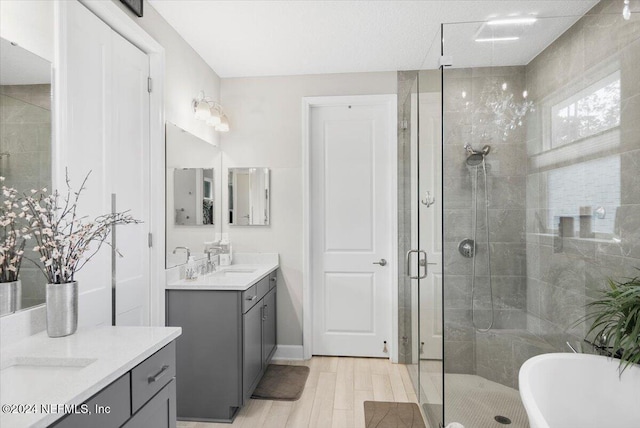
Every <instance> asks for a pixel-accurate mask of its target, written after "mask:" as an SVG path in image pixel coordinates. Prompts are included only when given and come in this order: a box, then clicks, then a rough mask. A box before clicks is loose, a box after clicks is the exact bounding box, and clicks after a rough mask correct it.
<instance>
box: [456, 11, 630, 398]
mask: <svg viewBox="0 0 640 428" xmlns="http://www.w3.org/2000/svg"><path fill="white" fill-rule="evenodd" d="M619 9H620V8H619V7H618V5H617V4H613V3H612V2H601V3H600V4H598V5H596V6H595V7H594V8H593V9H592V10H591V11H590V13H589V14H588V15H587V16H585V17H583V18H582V19H580V20H579V21H578V22H577V23H576V24H575V25H574V26H573V27H571V28H570V29H569V30H568V31H567V32H566V33H565V34H563V35H562V36H561V37H560V38H558V39H557V40H556V41H555V42H554V43H553V44H552V45H550V46H549V47H548V48H547V49H545V50H544V51H543V52H542V53H541V54H540V55H538V56H537V57H536V58H535V59H534V60H533V61H531V63H529V64H528V65H527V66H525V67H500V68H481V69H464V70H447V71H446V72H445V88H444V93H445V105H444V109H445V116H444V117H445V119H444V126H445V141H444V144H445V147H444V150H445V164H444V175H445V177H444V180H445V198H446V199H445V254H446V255H445V274H446V277H445V287H444V293H445V300H444V301H445V370H446V372H449V373H473V374H478V375H480V376H483V377H486V378H488V379H490V380H493V381H496V382H500V383H502V384H505V385H508V386H511V387H516V388H517V386H518V384H517V376H518V371H519V368H520V366H521V365H522V363H523V362H524V361H526V360H527V359H528V358H530V357H533V356H535V355H538V354H541V353H546V352H567V351H568V348H567V346H566V344H565V342H566V341H567V340H569V341H573V342H580V341H582V339H583V338H584V337H585V334H586V326H585V324H584V323H582V324H580V323H579V320H580V319H581V317H584V316H585V314H586V313H587V309H586V308H585V305H586V304H587V303H589V302H591V301H593V299H594V298H595V297H596V296H598V293H599V292H600V290H603V289H604V288H605V286H606V280H607V278H614V279H622V278H624V277H631V276H636V275H638V271H637V270H636V268H637V267H640V239H639V238H640V178H639V175H638V171H639V167H640V121H639V120H638V118H640V70H639V66H640V21H638V20H637V19H632V20H631V21H628V22H627V21H624V20H622V18H621V17H620V10H619ZM616 72H619V75H620V90H619V94H620V102H619V108H618V107H615V106H613V107H611V109H610V115H609V116H608V117H607V118H606V119H603V118H601V117H598V115H597V114H594V111H602V110H603V108H602V107H601V105H599V104H598V102H599V101H596V100H595V98H599V99H605V98H607V96H612V95H611V94H614V95H613V96H615V90H613V91H611V92H609V93H608V94H607V95H602V94H601V95H600V96H599V97H592V98H591V99H590V101H589V102H587V101H585V100H586V99H587V98H586V97H587V96H588V95H589V94H590V93H592V92H593V89H592V90H589V88H590V87H591V88H593V86H592V85H595V84H597V83H598V82H602V81H603V79H606V78H607V76H615V75H614V73H616ZM492 79H493V81H494V82H495V84H496V85H500V84H501V83H502V82H506V83H507V85H508V88H509V89H508V91H510V92H513V93H514V94H515V95H516V98H517V97H518V96H520V94H521V93H522V91H523V90H524V89H525V88H526V89H527V90H528V93H529V99H531V100H533V101H534V103H535V106H536V110H535V112H534V113H530V114H529V115H528V117H527V121H526V123H525V124H524V126H523V127H521V128H518V129H516V130H515V131H514V132H512V133H510V135H509V136H508V137H507V139H506V140H504V141H500V140H501V138H500V135H498V134H496V133H495V132H494V130H495V127H494V126H493V125H491V124H489V125H487V124H488V123H489V122H487V120H488V119H491V117H490V116H489V115H487V114H486V112H483V111H481V110H478V109H470V108H469V107H468V106H467V105H466V101H471V102H472V103H474V104H475V105H477V102H476V100H477V97H478V95H479V93H480V92H481V91H482V87H483V82H486V81H487V80H489V81H492ZM611 80H612V81H615V77H612V78H611ZM462 91H465V92H466V93H467V98H466V100H463V99H462V97H461V94H462ZM580 100H582V101H580ZM574 102H579V103H580V102H582V103H583V104H584V105H587V106H588V105H589V104H590V105H591V107H592V108H593V111H591V112H586V110H588V108H586V109H584V110H585V112H583V113H582V114H581V115H578V117H577V118H571V117H569V118H567V119H566V120H565V121H556V123H555V124H554V123H553V121H552V119H551V118H552V117H553V114H554V111H555V109H559V108H562V107H563V106H566V105H569V104H572V103H574ZM613 104H616V103H615V102H614V103H613ZM618 117H619V124H615V121H616V120H617V118H618ZM612 118H613V119H612ZM606 122H608V123H610V125H607V126H603V125H602V124H601V123H606ZM612 123H613V125H611V124H612ZM598 127H600V128H598ZM589 129H594V130H595V131H588V130H589ZM486 130H488V131H489V132H488V135H487V137H489V138H483V137H482V134H483V131H486ZM590 132H591V133H590ZM581 133H582V134H581ZM591 134H593V135H591ZM576 135H577V137H576ZM554 136H557V138H556V137H554ZM562 136H566V137H567V138H566V140H565V141H564V143H566V144H564V145H563V144H562V143H563V140H562V139H561V137H562ZM556 140H557V141H556ZM466 142H471V143H472V144H473V145H474V147H476V148H478V147H479V146H482V145H483V144H486V143H488V144H491V145H492V147H493V150H492V152H491V154H490V155H489V157H488V164H489V165H490V167H491V169H490V172H489V180H488V185H489V200H490V212H489V216H490V228H491V237H490V242H491V256H492V268H493V272H492V274H493V284H494V303H495V305H496V322H495V324H494V328H493V329H492V330H491V331H490V332H488V333H481V332H477V331H475V330H474V328H473V326H472V323H471V320H470V317H471V310H470V309H471V290H470V261H469V260H465V259H463V258H461V257H460V255H459V254H458V251H457V248H456V246H457V243H458V242H459V240H460V239H462V238H464V237H467V236H469V235H470V224H471V218H470V215H471V198H472V195H471V190H470V189H471V187H472V186H471V185H472V181H471V179H470V175H469V171H468V170H467V168H466V167H464V166H463V162H464V158H465V153H464V152H463V150H462V146H463V144H464V143H466ZM479 183H480V185H482V180H481V181H480V182H479ZM480 196H482V194H480ZM600 206H602V207H604V208H605V209H606V215H605V218H603V219H601V218H598V217H597V216H596V215H595V211H596V209H597V208H598V207H600ZM581 215H582V217H581ZM560 216H566V217H572V218H573V222H574V229H575V231H574V232H573V233H574V236H572V237H561V236H559V235H560V232H559V230H558V229H559V228H558V222H559V217H560ZM482 218H483V216H481V219H482ZM581 220H582V221H583V222H584V223H583V225H580V222H581ZM479 224H480V231H481V232H483V231H484V229H483V227H484V222H483V221H482V220H481V221H480V222H479ZM588 224H589V225H590V226H589V227H587V225H588ZM580 229H582V233H581V232H580ZM478 241H479V243H480V244H481V246H480V248H479V250H478V260H477V263H478V264H479V265H480V266H481V267H480V269H479V270H480V274H479V277H478V283H477V285H478V287H480V288H479V291H480V292H479V295H478V296H477V298H476V308H479V310H477V311H476V319H477V320H478V322H477V323H478V325H479V326H480V327H482V326H486V325H487V318H486V315H487V310H486V309H487V303H488V300H487V294H486V291H482V290H486V289H487V278H486V270H484V268H483V266H484V264H485V262H486V259H485V257H486V249H485V248H486V247H484V246H482V244H483V243H484V238H483V237H482V236H480V237H479V239H478Z"/></svg>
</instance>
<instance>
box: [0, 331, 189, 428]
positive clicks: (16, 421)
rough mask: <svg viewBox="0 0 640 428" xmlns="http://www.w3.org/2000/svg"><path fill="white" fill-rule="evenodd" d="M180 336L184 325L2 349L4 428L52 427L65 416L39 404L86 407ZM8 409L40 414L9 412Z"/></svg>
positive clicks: (81, 334)
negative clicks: (22, 407)
mask: <svg viewBox="0 0 640 428" xmlns="http://www.w3.org/2000/svg"><path fill="white" fill-rule="evenodd" d="M181 333H182V329H181V328H180V327H97V328H90V329H84V330H83V329H80V330H78V332H77V333H75V334H73V335H71V336H66V337H61V338H50V337H48V336H47V333H46V332H42V333H38V334H35V335H33V336H30V337H28V338H26V339H23V340H21V341H19V342H16V343H15V344H12V345H10V346H6V347H2V348H0V370H1V371H0V403H1V404H2V405H3V411H2V412H0V426H2V427H11V428H22V427H46V426H48V425H49V424H51V423H53V422H54V421H56V420H58V419H60V418H62V417H63V416H64V414H56V413H47V412H42V411H41V409H40V405H47V404H50V405H64V404H76V405H77V404H81V403H82V402H84V401H86V400H87V399H88V398H90V397H92V396H93V395H95V394H96V393H97V392H99V391H100V390H102V389H103V388H105V387H106V386H108V385H109V384H110V383H112V382H113V381H115V380H117V379H118V378H119V377H120V376H122V375H123V374H125V373H126V372H128V371H129V370H131V369H132V368H134V367H135V366H137V365H138V364H139V363H141V362H142V361H144V360H146V359H147V358H148V357H150V356H151V355H153V354H154V353H155V352H156V351H158V350H160V349H161V348H162V347H164V346H165V345H167V344H168V343H170V342H171V341H173V340H174V339H175V338H177V337H178V336H180V334H181ZM5 405H28V406H32V405H35V409H36V410H37V411H36V412H35V413H5V408H4V407H5ZM30 410H33V409H30Z"/></svg>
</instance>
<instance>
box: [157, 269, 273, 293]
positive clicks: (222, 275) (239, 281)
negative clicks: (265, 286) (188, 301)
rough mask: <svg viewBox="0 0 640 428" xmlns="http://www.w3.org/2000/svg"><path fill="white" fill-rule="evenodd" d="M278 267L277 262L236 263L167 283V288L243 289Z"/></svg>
mask: <svg viewBox="0 0 640 428" xmlns="http://www.w3.org/2000/svg"><path fill="white" fill-rule="evenodd" d="M276 269H278V263H269V264H237V265H231V266H225V267H222V268H219V270H218V271H216V272H214V273H210V274H208V275H202V276H199V277H197V278H196V279H181V280H179V281H175V282H171V283H169V284H167V287H166V288H167V289H168V290H229V291H244V290H247V289H249V287H251V286H252V285H253V284H255V283H257V282H258V281H259V280H260V279H262V278H264V277H265V276H266V275H268V274H270V273H271V272H273V271H274V270H276Z"/></svg>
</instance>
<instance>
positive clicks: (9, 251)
mask: <svg viewBox="0 0 640 428" xmlns="http://www.w3.org/2000/svg"><path fill="white" fill-rule="evenodd" d="M0 182H4V177H0ZM2 196H3V198H2V199H3V200H2V203H1V204H0V233H1V235H0V282H13V281H17V280H18V275H19V274H20V266H22V259H23V257H24V246H25V243H26V239H27V238H29V235H28V234H26V228H24V227H21V226H20V224H19V223H20V220H19V219H20V218H21V215H20V213H22V212H23V211H22V210H21V209H20V204H19V201H20V195H19V193H18V191H17V190H16V189H14V188H12V187H7V186H5V185H4V184H3V185H2ZM22 217H24V215H22Z"/></svg>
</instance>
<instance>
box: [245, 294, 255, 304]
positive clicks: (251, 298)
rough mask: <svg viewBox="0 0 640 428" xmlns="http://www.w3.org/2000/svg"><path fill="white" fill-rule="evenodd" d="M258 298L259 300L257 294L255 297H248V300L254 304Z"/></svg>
mask: <svg viewBox="0 0 640 428" xmlns="http://www.w3.org/2000/svg"><path fill="white" fill-rule="evenodd" d="M257 298H258V295H257V294H256V295H255V296H251V297H247V298H246V300H248V301H250V302H252V301H254V300H256V299H257Z"/></svg>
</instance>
